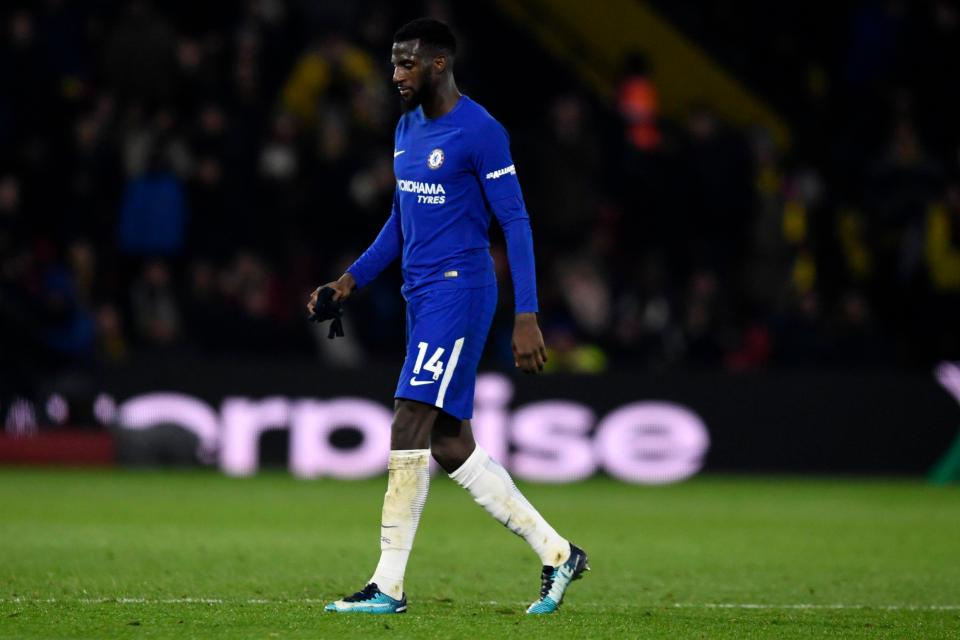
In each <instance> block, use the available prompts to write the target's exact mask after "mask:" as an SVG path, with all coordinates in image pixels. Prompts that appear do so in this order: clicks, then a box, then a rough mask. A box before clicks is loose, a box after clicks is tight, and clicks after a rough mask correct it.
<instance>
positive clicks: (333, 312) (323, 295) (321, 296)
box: [307, 287, 343, 340]
mask: <svg viewBox="0 0 960 640" xmlns="http://www.w3.org/2000/svg"><path fill="white" fill-rule="evenodd" d="M333 294H334V290H333V289H331V288H330V287H324V288H322V289H320V291H319V292H318V293H317V304H316V306H314V307H313V314H312V315H311V316H310V317H309V318H307V320H309V321H310V322H326V321H327V320H331V321H332V322H331V323H330V333H328V334H327V338H328V339H330V340H333V339H334V338H336V337H341V338H342V337H343V320H341V318H342V317H343V303H342V302H341V301H339V300H334V299H333Z"/></svg>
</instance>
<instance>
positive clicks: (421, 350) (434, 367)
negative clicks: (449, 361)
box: [413, 342, 444, 384]
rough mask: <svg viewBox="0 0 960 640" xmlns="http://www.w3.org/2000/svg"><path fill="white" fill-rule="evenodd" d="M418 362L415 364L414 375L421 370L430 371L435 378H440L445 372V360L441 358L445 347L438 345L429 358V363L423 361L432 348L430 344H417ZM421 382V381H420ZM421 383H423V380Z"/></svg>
mask: <svg viewBox="0 0 960 640" xmlns="http://www.w3.org/2000/svg"><path fill="white" fill-rule="evenodd" d="M417 349H418V352H417V362H416V363H415V364H414V365H413V375H415V376H416V375H419V374H420V370H421V369H423V370H424V371H428V372H430V373H432V374H433V379H434V380H439V379H440V376H441V375H442V374H443V362H442V361H441V360H440V357H441V356H443V352H444V349H443V347H437V349H436V351H434V352H433V355H432V356H430V359H429V360H427V363H426V364H424V363H423V359H424V358H425V357H426V355H427V351H428V350H429V349H430V345H429V344H427V343H426V342H421V343H419V344H418V345H417ZM418 382H419V381H418ZM421 384H423V383H422V382H421Z"/></svg>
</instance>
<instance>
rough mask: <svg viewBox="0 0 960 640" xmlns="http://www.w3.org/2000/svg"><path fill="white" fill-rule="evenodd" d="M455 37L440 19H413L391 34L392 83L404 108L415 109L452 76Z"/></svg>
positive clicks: (455, 49) (455, 47)
mask: <svg viewBox="0 0 960 640" xmlns="http://www.w3.org/2000/svg"><path fill="white" fill-rule="evenodd" d="M456 53H457V40H456V38H455V37H454V35H453V32H452V31H451V30H450V27H448V26H447V25H446V24H444V23H443V22H440V21H439V20H434V19H433V18H417V19H416V20H414V21H412V22H408V23H407V24H405V25H403V26H402V27H400V28H399V29H398V30H397V32H396V33H395V34H394V35H393V50H392V52H391V55H390V60H391V62H392V63H393V84H394V85H396V87H397V89H398V90H399V91H400V99H401V100H402V101H403V108H404V110H410V109H415V108H416V107H417V106H418V105H420V104H421V103H423V101H424V100H425V99H426V98H428V97H430V96H432V95H433V94H434V92H436V90H437V88H438V87H440V86H441V83H443V82H445V81H447V78H451V77H452V76H453V57H454V55H455V54H456Z"/></svg>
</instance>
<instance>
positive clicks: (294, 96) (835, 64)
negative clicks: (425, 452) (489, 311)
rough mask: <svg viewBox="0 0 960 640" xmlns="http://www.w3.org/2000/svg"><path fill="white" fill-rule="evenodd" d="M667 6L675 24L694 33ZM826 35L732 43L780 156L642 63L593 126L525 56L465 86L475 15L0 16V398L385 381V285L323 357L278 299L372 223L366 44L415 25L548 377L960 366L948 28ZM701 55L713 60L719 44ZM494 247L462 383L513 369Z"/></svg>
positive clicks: (109, 12)
mask: <svg viewBox="0 0 960 640" xmlns="http://www.w3.org/2000/svg"><path fill="white" fill-rule="evenodd" d="M654 4H657V3H654ZM666 4H670V3H666ZM683 4H684V3H680V5H677V4H673V5H672V6H673V8H674V12H675V13H676V15H675V16H673V17H674V18H675V19H676V20H677V21H678V23H679V24H680V25H681V27H684V26H686V27H688V28H689V30H691V31H693V32H694V34H693V35H694V36H696V35H697V33H696V31H697V26H698V25H697V24H692V25H691V23H690V21H689V20H688V18H689V15H686V14H684V12H683V11H681V10H678V9H677V7H678V6H683ZM718 4H719V5H724V4H729V3H718ZM413 5H417V3H413ZM804 7H806V5H804ZM467 11H470V12H472V13H470V15H469V16H465V15H463V14H464V12H467ZM692 11H693V10H692V9H691V10H690V12H692ZM803 11H807V9H806V8H803ZM827 11H828V9H826V8H823V9H809V11H808V13H811V14H813V15H816V14H817V13H818V12H819V13H822V14H823V15H822V16H821V18H822V19H823V20H827V19H830V20H831V21H830V25H831V28H832V29H833V30H834V31H835V32H836V33H834V34H833V35H834V36H835V37H833V39H831V38H830V37H826V36H825V37H824V38H823V42H824V43H825V44H813V43H811V42H810V41H809V39H805V38H804V37H803V36H804V32H803V29H804V28H805V27H810V24H809V21H807V22H803V21H794V22H791V21H777V20H775V18H774V17H770V18H768V19H767V20H766V21H765V20H764V19H763V18H761V17H757V16H753V18H752V19H753V20H754V21H755V22H756V24H754V25H753V26H754V28H755V29H758V30H760V31H761V32H763V33H766V35H767V36H768V37H769V38H770V39H771V42H772V44H771V43H767V44H768V45H769V47H768V49H769V53H768V55H766V56H765V58H764V59H763V60H761V61H757V62H756V63H755V64H756V65H762V66H763V69H768V68H772V67H776V66H777V65H781V69H782V74H781V75H780V76H778V77H776V78H773V79H771V78H768V77H766V76H762V70H761V71H756V70H754V72H755V73H757V74H761V75H760V76H758V77H753V78H750V77H749V73H748V72H746V71H745V72H744V75H745V76H747V77H748V80H752V81H754V82H760V83H763V84H761V85H760V86H759V88H758V93H759V94H760V95H763V92H764V89H767V90H768V91H769V94H770V95H771V99H772V100H773V101H774V104H775V105H776V106H778V107H782V111H781V112H782V113H784V114H786V116H787V118H788V122H789V123H790V124H791V128H792V131H793V138H794V140H793V144H792V146H791V147H790V148H789V149H785V148H780V147H778V146H777V145H776V144H775V143H774V141H773V139H772V137H771V135H770V134H769V132H767V131H764V130H763V129H761V128H759V127H747V128H743V127H734V126H732V125H731V124H730V123H727V122H724V121H723V120H722V119H721V118H719V117H718V116H717V115H716V113H715V112H714V111H712V110H711V108H710V106H709V105H702V106H697V107H695V108H691V109H690V110H689V112H688V113H686V114H684V115H683V116H682V117H677V116H675V115H674V117H666V116H665V115H664V114H661V113H660V112H659V106H658V95H657V87H656V85H655V83H654V82H653V81H652V79H651V76H650V73H649V69H648V67H647V64H646V62H645V60H644V58H643V56H642V55H640V53H639V51H640V50H642V47H641V48H640V49H639V50H638V55H636V56H634V57H632V58H631V59H629V60H625V61H623V69H622V74H621V80H620V83H619V85H618V87H617V91H616V95H615V96H613V98H612V99H606V98H601V97H598V96H596V95H594V94H592V93H590V92H588V91H586V90H585V89H581V88H578V87H579V85H578V84H577V83H576V82H575V81H574V80H573V79H571V78H570V77H569V72H568V71H566V70H564V69H562V68H561V67H560V66H559V64H558V63H556V62H555V61H552V60H550V59H549V58H548V57H546V55H545V54H542V53H541V54H540V57H539V58H536V57H534V58H533V59H532V60H531V59H528V58H526V57H525V58H524V60H523V63H522V64H520V63H519V61H517V64H515V65H514V66H509V65H507V64H503V65H499V66H498V67H497V68H496V69H491V68H489V65H487V66H486V67H485V66H484V64H485V63H484V62H483V58H484V56H485V54H486V51H487V49H489V48H495V49H499V50H500V52H501V53H500V57H497V58H495V59H496V60H498V61H499V60H508V61H509V59H510V58H509V56H504V55H503V51H504V50H506V51H508V52H509V51H510V50H511V46H512V45H516V47H518V48H519V47H527V48H529V47H530V45H529V42H525V39H528V38H529V36H526V34H523V33H518V32H515V31H512V30H511V27H510V26H509V25H508V24H499V23H496V21H497V20H501V19H502V18H498V17H497V15H496V11H495V9H494V8H493V7H492V6H491V7H487V8H486V9H484V10H482V11H478V10H476V9H466V8H463V7H461V6H455V5H454V4H453V3H449V4H448V3H444V2H423V3H421V4H419V5H417V6H405V7H403V9H402V10H400V9H397V8H395V7H394V6H393V5H392V4H391V3H386V2H375V3H366V4H362V3H339V2H321V1H316V2H312V1H307V0H302V1H298V0H247V1H245V2H238V3H220V2H214V3H195V2H194V3H186V2H179V1H171V2H163V3H159V2H155V3H152V2H147V1H144V0H124V1H104V2H95V3H71V2H64V1H59V0H42V1H39V2H31V3H26V4H23V5H22V6H20V7H12V8H11V7H10V5H7V8H5V9H3V10H2V14H0V15H2V28H3V32H4V36H3V38H2V41H0V42H2V44H0V68H2V76H0V77H2V79H3V80H2V82H3V84H4V88H3V92H2V97H0V149H2V154H0V163H2V164H0V330H2V336H3V337H2V342H3V360H4V375H5V376H7V377H8V378H9V379H8V380H7V382H8V383H11V384H16V381H17V380H29V379H31V378H32V377H35V376H36V375H38V372H42V371H47V370H50V369H55V368H58V367H63V366H76V365H81V366H95V365H97V364H99V363H122V362H124V361H127V360H128V359H130V358H134V357H137V356H139V355H141V354H151V353H157V354H169V353H184V354H195V355H211V356H246V355H252V356H267V355H269V356H272V357H291V356H292V357H298V356H299V357H311V358H313V357H318V356H319V357H321V358H323V359H325V360H326V361H328V362H332V363H334V364H337V365H342V366H363V365H364V364H365V363H367V362H369V361H370V360H388V361H394V362H395V361H397V358H399V357H400V353H401V346H402V340H403V307H402V300H401V298H400V296H399V293H398V289H399V285H400V281H399V271H398V270H397V269H392V270H391V271H390V272H389V273H387V274H385V275H384V277H382V278H381V279H380V280H379V281H377V282H376V283H374V284H373V285H371V286H370V288H369V291H366V292H364V293H363V294H362V295H359V296H356V297H355V299H354V300H352V301H351V306H350V309H349V311H348V314H349V315H348V318H347V321H346V327H347V333H348V335H347V338H346V339H345V340H337V341H327V340H326V339H325V331H323V330H322V329H319V328H317V327H314V326H311V325H309V324H308V323H306V322H305V310H304V304H305V301H306V297H307V295H308V293H309V292H310V291H311V290H312V289H313V288H314V287H315V286H317V285H318V284H321V283H323V282H326V281H328V280H330V279H334V278H335V277H337V276H338V275H339V274H340V273H341V272H342V270H343V268H344V267H345V266H346V265H348V264H349V263H350V262H351V261H352V259H353V258H355V257H356V255H358V254H359V252H360V251H362V250H363V249H364V248H365V247H366V245H367V244H368V243H369V242H370V241H372V239H373V238H374V237H375V235H376V233H377V231H378V230H379V228H380V226H381V224H382V222H383V221H384V220H385V219H386V216H387V215H388V212H389V206H390V202H391V198H392V192H393V188H394V177H393V171H392V159H391V155H390V151H391V149H392V136H393V129H394V126H395V122H396V118H397V116H398V115H399V105H398V102H397V100H396V98H395V94H394V93H393V91H392V87H391V86H390V83H389V78H390V73H391V68H390V66H389V60H388V56H389V48H390V44H391V38H392V33H393V31H394V29H395V28H396V27H397V26H399V25H400V24H402V22H404V21H405V20H407V19H409V18H411V17H415V16H416V15H420V14H429V15H433V16H435V17H438V18H441V19H445V20H449V21H450V22H451V23H452V24H453V25H454V26H455V28H457V30H458V33H459V35H460V37H461V38H462V40H463V43H462V50H463V56H462V61H458V79H459V80H460V85H461V89H462V90H464V92H465V93H468V94H470V95H472V96H473V97H474V98H476V99H477V100H478V101H479V102H481V103H482V104H486V105H487V106H488V107H490V109H491V111H492V112H493V113H494V115H495V116H496V117H498V119H500V120H501V121H502V122H504V124H505V125H506V126H507V128H508V130H509V131H510V133H511V135H512V140H513V149H514V155H515V160H516V163H517V167H518V173H519V175H520V180H521V185H522V187H523V189H524V193H525V196H526V199H527V205H528V209H529V210H530V213H531V219H532V224H533V228H534V238H535V244H536V251H537V259H538V272H539V287H540V297H541V324H542V327H543V329H544V333H545V336H546V339H547V342H548V345H549V347H550V350H551V353H552V358H551V360H550V366H551V368H552V369H553V370H564V371H579V372H599V371H603V370H605V369H607V368H610V367H648V368H649V367H653V368H665V367H674V366H687V367H706V368H714V369H717V368H723V369H727V370H732V371H744V370H755V369H762V368H765V367H773V366H813V365H815V366H831V367H863V368H867V367H876V366H904V367H926V366H928V365H929V364H930V363H931V362H933V361H935V360H937V359H942V358H957V357H960V331H958V330H957V327H958V326H960V177H958V176H960V164H958V163H960V122H958V114H960V102H958V93H960V92H958V89H957V87H956V86H955V83H954V82H953V81H952V79H953V78H957V77H960V69H958V66H960V33H958V11H957V6H956V4H955V3H951V2H930V3H917V4H914V3H907V2H902V3H898V2H865V3H858V4H855V5H851V6H850V7H847V8H844V9H843V11H839V10H838V13H837V15H834V16H833V17H832V18H831V17H830V16H829V15H827V14H826V12H827ZM667 13H668V15H669V12H667ZM755 13H756V14H758V15H762V14H765V11H763V10H762V8H758V9H757V11H756V12H755ZM481 14H482V16H483V17H482V19H481V18H480V17H478V16H479V15H481ZM698 15H699V14H698ZM751 15H752V14H751ZM483 20H486V21H487V22H483ZM685 21H686V22H685ZM773 22H776V23H777V25H778V27H777V28H778V29H780V31H774V30H773V29H772V27H770V24H769V23H773ZM700 26H701V27H703V25H700ZM494 28H496V31H495V33H497V38H493V39H491V37H490V33H493V32H494V31H493V29H494ZM790 29H794V30H795V32H791V31H790ZM784 42H785V43H786V44H783V43H784ZM841 43H842V44H841ZM639 44H642V43H639ZM706 44H707V45H709V46H715V47H717V54H716V55H717V56H718V57H719V58H720V60H721V61H723V60H724V57H723V56H724V52H725V51H729V49H730V48H733V47H735V46H736V44H737V43H736V42H727V43H722V42H721V43H719V44H718V43H716V42H707V43H706ZM781 45H782V46H781ZM731 66H732V67H733V68H734V69H735V70H736V69H737V64H736V61H734V62H733V63H732V64H731ZM531 74H536V76H537V78H536V81H535V82H534V85H535V86H536V87H537V90H536V91H534V90H532V89H531V88H529V87H527V89H526V90H525V82H527V80H528V79H529V77H530V75H531ZM540 87H553V90H552V91H542V90H540V89H539V88H540ZM557 87H560V88H561V89H559V90H558V89H557ZM494 235H495V242H494V247H493V254H494V258H495V263H496V265H497V269H498V271H499V274H500V279H501V283H502V286H501V297H502V301H501V305H500V308H499V311H498V316H497V318H496V320H495V324H494V328H493V331H492V334H491V340H490V343H489V348H488V360H489V361H488V365H489V366H504V367H509V366H510V365H511V364H512V357H511V355H510V346H509V342H510V331H511V329H512V292H511V289H510V286H509V271H508V269H507V264H506V258H505V253H504V250H503V246H502V242H501V241H500V239H499V238H496V232H495V233H494ZM11 381H13V382H11Z"/></svg>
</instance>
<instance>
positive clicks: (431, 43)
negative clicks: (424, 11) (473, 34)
mask: <svg viewBox="0 0 960 640" xmlns="http://www.w3.org/2000/svg"><path fill="white" fill-rule="evenodd" d="M406 40H419V41H420V43H421V44H423V45H426V46H428V47H434V48H437V49H442V50H444V51H446V52H447V53H448V54H449V55H451V56H452V55H454V54H455V53H456V52H457V39H456V37H454V35H453V31H451V30H450V27H449V26H448V25H447V24H446V23H445V22H440V21H439V20H434V19H433V18H417V19H416V20H411V21H410V22H408V23H407V24H405V25H403V26H402V27H400V28H399V29H397V32H396V33H395V34H393V41H394V42H405V41H406Z"/></svg>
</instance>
